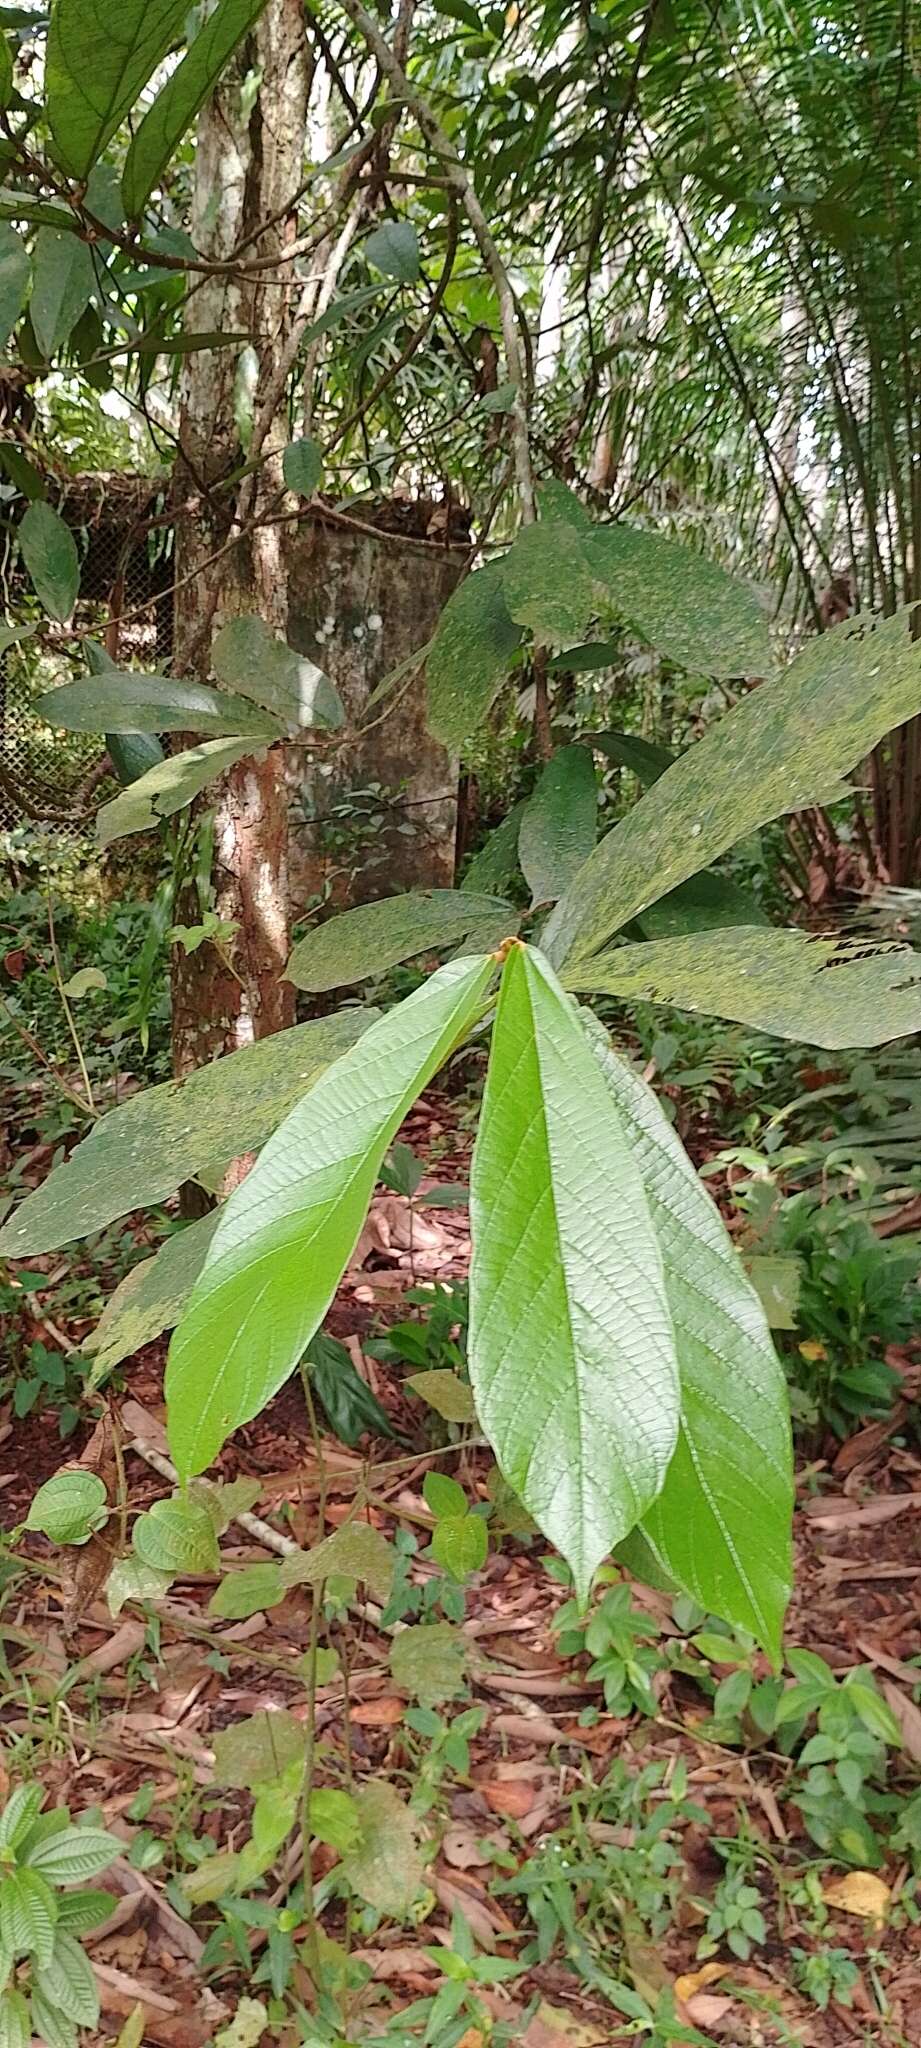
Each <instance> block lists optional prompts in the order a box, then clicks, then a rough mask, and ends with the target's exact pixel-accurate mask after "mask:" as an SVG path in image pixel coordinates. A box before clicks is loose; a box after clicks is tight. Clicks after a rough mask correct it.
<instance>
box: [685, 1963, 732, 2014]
mask: <svg viewBox="0 0 921 2048" xmlns="http://www.w3.org/2000/svg"><path fill="white" fill-rule="evenodd" d="M728 1969H729V1964H728V1963H702V1964H701V1967H700V1969H699V1970H689V1971H688V1972H687V1975H686V1976H684V1977H676V1978H675V1997H676V1998H680V2000H681V2003H682V2005H687V2002H688V1999H689V1998H696V1997H697V1993H698V1992H699V1991H703V1990H704V1989H705V1988H706V1986H707V1985H708V1984H716V1983H717V1982H718V1980H719V1978H720V1977H725V1975H726V1972H727V1970H728Z"/></svg>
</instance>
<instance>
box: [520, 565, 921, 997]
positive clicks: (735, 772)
mask: <svg viewBox="0 0 921 2048" xmlns="http://www.w3.org/2000/svg"><path fill="white" fill-rule="evenodd" d="M916 611H917V607H913V606H911V605H907V606H905V607H903V609H902V610H901V611H899V612H895V613H894V614H893V615H892V617H891V618H887V619H870V618H868V617H866V616H863V617H858V618H855V619H847V620H845V621H844V623H843V624H842V625H840V626H835V627H833V628H832V629H831V631H830V632H827V633H821V634H818V635H817V636H816V638H815V639H814V640H812V641H811V642H810V643H809V645H808V646H807V647H805V648H804V649H803V651H802V653H800V654H798V655H797V657H796V659H795V661H792V662H791V663H790V666H789V668H787V669H785V670H784V672H783V674H782V675H779V676H775V677H773V679H772V680H771V681H770V682H767V683H763V684H762V685H761V687H760V688H759V689H757V690H753V691H751V692H750V694H749V695H748V696H747V697H744V698H743V699H742V701H741V702H740V703H739V704H736V705H735V706H734V708H733V709H732V710H731V711H728V712H727V713H726V714H725V716H724V717H723V718H720V719H718V720H717V722H716V724H715V725H712V726H711V727H710V730H709V732H708V733H707V734H706V737H705V738H704V739H702V740H699V741H698V742H697V744H696V746H693V747H689V748H688V751H687V753H685V754H682V755H681V758H680V760H678V761H676V762H675V763H674V764H673V766H672V767H671V768H669V769H668V770H667V772H666V774H664V775H663V776H661V777H660V779H659V781H658V782H656V784H655V785H654V787H653V788H652V789H650V790H647V792H646V795H645V796H644V797H643V798H641V800H640V802H639V803H638V804H635V805H634V807H633V809H632V811H630V812H628V814H627V816H626V817H625V818H623V819H622V820H621V822H620V824H618V825H615V827H614V829H613V831H611V832H609V833H608V834H607V836H606V837H605V838H604V839H602V840H601V841H600V842H599V844H598V845H597V846H596V848H595V851H594V853H592V854H591V855H590V856H589V859H588V860H587V861H586V862H585V865H584V867H583V868H582V869H581V871H580V873H579V874H578V875H577V876H576V877H575V879H574V881H573V883H572V884H571V887H570V888H569V889H568V890H567V893H566V896H565V897H563V898H562V899H561V900H560V903H559V904H558V905H557V908H556V910H555V911H554V913H553V915H552V918H551V920H550V923H549V924H548V926H547V928H546V930H545V933H544V944H545V946H546V947H547V949H548V951H549V952H550V954H551V958H552V959H553V960H555V961H560V960H562V959H565V958H566V957H567V955H568V954H569V953H570V952H572V953H578V954H579V955H582V954H584V953H589V952H593V951H595V950H596V949H597V948H598V947H599V946H601V945H603V943H604V941H605V939H607V938H609V937H610V935H611V933H612V932H615V931H618V930H619V929H620V928H621V926H623V925H625V924H627V923H629V921H630V919H631V918H633V917H636V916H637V915H638V913H639V912H640V911H642V910H645V909H646V907H647V905H648V904H650V903H654V902H655V901H656V900H657V899H658V898H659V897H660V896H664V895H666V894H667V892H668V891H669V890H671V889H675V888H677V886H678V884H679V882H684V881H687V879H688V877H689V876H690V875H694V874H697V873H699V871H700V869H701V868H706V867H710V866H712V864H713V862H714V861H716V860H718V859H719V858H720V855H721V854H723V853H726V852H727V851H728V849H729V847H730V846H732V845H734V844H735V842H736V840H738V839H744V838H745V837H746V835H747V834H748V833H749V832H753V831H755V830H756V828H757V827H758V826H759V825H766V824H767V823H768V822H769V821H770V819H771V818H776V817H779V816H781V815H783V813H784V812H786V811H795V810H804V809H807V808H808V807H809V805H810V804H815V803H828V802H829V801H832V800H833V799H834V798H835V797H839V796H842V795H846V794H847V784H846V782H845V781H844V779H843V778H844V777H845V776H846V775H847V774H848V773H849V771H850V770H851V769H853V768H854V767H855V765H856V764H857V763H858V762H859V761H862V760H863V759H864V757H865V756H866V755H867V754H869V753H870V752H871V751H872V749H873V747H874V746H875V745H876V744H877V742H878V741H879V740H880V739H882V738H883V736H884V734H885V733H887V732H889V731H890V730H891V728H892V727H893V726H896V725H901V724H902V723H903V722H904V720H905V719H907V718H911V717H912V716H913V715H914V714H915V713H916V712H918V711H919V710H921V640H914V639H913V638H912V630H913V629H912V620H913V618H914V617H915V615H916Z"/></svg>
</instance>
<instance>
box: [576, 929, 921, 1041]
mask: <svg viewBox="0 0 921 2048" xmlns="http://www.w3.org/2000/svg"><path fill="white" fill-rule="evenodd" d="M564 978H565V980H566V983H567V986H568V987H572V988H579V989H589V988H591V989H596V990H603V991H604V993H605V994H606V995H618V996H628V997H633V998H634V999H635V1000H636V1001H639V1002H646V1003H668V1004H671V1005H673V1006H676V1007H677V1008H678V1009H682V1010H703V1011H705V1012H706V1013H707V1014H709V1015H711V1016H715V1017H730V1018H732V1020H733V1021H734V1022H735V1023H737V1024H748V1025H751V1026H752V1027H753V1028H754V1029H755V1030H758V1031H772V1032H773V1033H774V1034H775V1035H776V1036H777V1037H778V1038H794V1039H797V1040H804V1041H805V1042H806V1044H807V1045H820V1046H823V1047H824V1048H825V1049H826V1050H827V1051H833V1052H835V1051H840V1050H841V1049H843V1048H845V1047H851V1046H858V1045H884V1044H885V1043H886V1042H887V1040H888V1039H890V1038H902V1037H907V1036H908V1035H909V1033H911V1032H913V1031H917V1030H918V1029H919V1027H921V954H918V953H913V952H912V951H911V948H910V947H908V946H900V945H896V944H892V945H885V944H877V945H848V944H846V943H843V942H842V941H841V940H840V939H837V938H831V939H829V938H820V937H818V936H817V935H813V934H812V933H810V932H801V931H773V930H771V929H770V928H769V927H768V928H765V929H764V930H763V931H762V930H760V929H758V928H757V927H752V926H744V927H729V928H725V927H724V928H716V929H713V930H709V931H696V932H694V934H693V935H692V936H691V937H689V938H676V939H654V940H652V941H650V943H649V944H648V945H642V946H617V947H614V948H613V949H612V950H611V951H609V952H607V953H596V954H593V955H592V956H591V957H590V958H589V959H587V960H580V961H577V962H575V963H574V965H573V967H572V969H571V970H570V969H567V970H566V973H565V977H564Z"/></svg>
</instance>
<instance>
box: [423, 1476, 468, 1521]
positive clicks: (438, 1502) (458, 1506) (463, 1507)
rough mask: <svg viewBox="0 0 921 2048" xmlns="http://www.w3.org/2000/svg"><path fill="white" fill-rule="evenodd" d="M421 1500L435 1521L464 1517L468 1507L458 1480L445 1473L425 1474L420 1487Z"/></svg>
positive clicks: (465, 1496)
mask: <svg viewBox="0 0 921 2048" xmlns="http://www.w3.org/2000/svg"><path fill="white" fill-rule="evenodd" d="M422 1498H423V1500H424V1501H425V1505H426V1507H427V1508H429V1509H430V1510H431V1513H432V1514H433V1515H434V1516H435V1519H436V1521H439V1522H440V1521H443V1520H444V1518H445V1516H448V1515H450V1516H453V1517H454V1518H455V1519H456V1517H457V1516H458V1515H465V1514H466V1513H467V1509H468V1506H469V1502H468V1500H467V1495H466V1494H465V1492H464V1489H463V1487H462V1486H461V1485H460V1484H459V1482H458V1480H456V1479H452V1478H451V1477H450V1476H449V1474H448V1473H447V1472H427V1473H426V1475H425V1479H424V1481H423V1486H422Z"/></svg>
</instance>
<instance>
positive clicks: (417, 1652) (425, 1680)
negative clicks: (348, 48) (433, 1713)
mask: <svg viewBox="0 0 921 2048" xmlns="http://www.w3.org/2000/svg"><path fill="white" fill-rule="evenodd" d="M466 1664H467V1645H466V1643H465V1641H464V1638H463V1636H462V1634H461V1631H460V1629H459V1628H455V1627H454V1626H453V1624H452V1623H451V1622H450V1621H433V1622H422V1623H420V1624H418V1625H417V1626H416V1627H414V1628H404V1629H401V1631H400V1633H399V1635H398V1636H394V1639H393V1642H392V1644H391V1646H390V1675H391V1678H392V1679H393V1681H394V1684H395V1685H398V1686H399V1688H400V1691H401V1692H405V1693H408V1694H409V1696H410V1698H411V1699H415V1700H419V1702H420V1704H421V1705H422V1706H423V1707H437V1706H440V1704H441V1702H442V1700H452V1699H455V1698H456V1696H457V1694H458V1693H459V1692H460V1690H461V1686H462V1685H463V1682H464V1671H465V1669H466Z"/></svg>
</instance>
